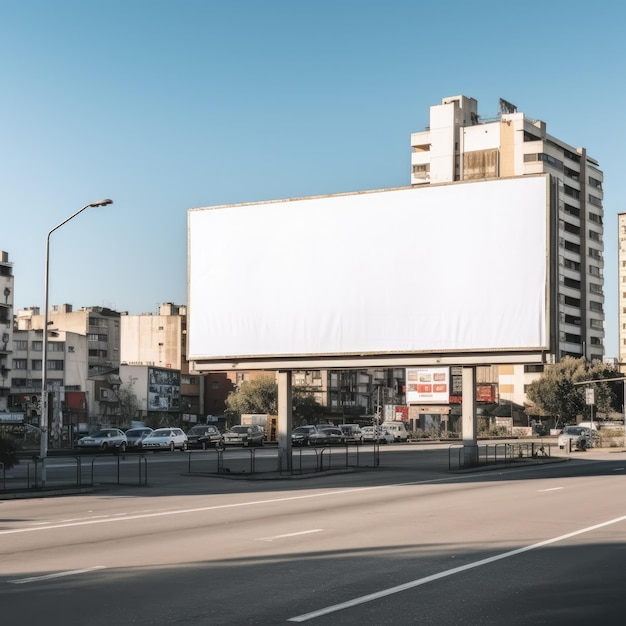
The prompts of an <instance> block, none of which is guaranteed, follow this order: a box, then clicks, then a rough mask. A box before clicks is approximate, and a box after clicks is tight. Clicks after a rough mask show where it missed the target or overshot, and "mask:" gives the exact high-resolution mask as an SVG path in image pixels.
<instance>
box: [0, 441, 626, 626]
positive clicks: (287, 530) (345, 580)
mask: <svg viewBox="0 0 626 626" xmlns="http://www.w3.org/2000/svg"><path fill="white" fill-rule="evenodd" d="M409 450H411V447H410V446H407V447H406V448H403V449H401V448H392V447H390V449H389V451H383V452H382V454H384V455H393V456H394V457H395V456H396V455H398V456H397V458H398V459H400V458H401V455H402V454H403V452H406V451H409ZM416 455H424V456H420V459H419V462H416V461H415V458H416ZM183 457H184V455H182V454H180V455H177V454H173V455H164V456H163V457H159V458H162V459H163V460H162V461H161V462H159V463H158V468H159V469H158V471H157V472H156V474H152V472H153V470H152V469H151V476H154V482H151V483H150V485H149V486H147V487H129V486H125V487H117V486H111V487H108V488H106V489H102V490H96V491H95V492H94V493H89V494H82V495H75V496H62V497H54V498H34V499H27V500H5V501H0V555H1V556H0V559H1V561H0V562H1V564H2V565H1V568H0V603H1V604H0V606H1V607H2V616H3V620H4V621H5V622H6V623H7V624H27V625H30V624H40V623H43V622H46V621H50V619H51V618H52V617H53V616H54V621H55V623H63V624H67V625H72V624H83V625H84V624H93V625H96V626H99V625H101V624H102V625H105V624H106V625H108V624H111V623H117V624H146V625H147V624H172V623H178V624H233V625H234V624H283V623H290V622H294V623H303V622H308V623H314V624H372V625H374V624H376V625H378V624H458V623H464V624H502V623H505V622H506V623H507V624H528V623H539V624H561V623H563V624H565V623H567V624H572V623H574V624H576V623H579V624H588V623H602V624H618V623H619V624H621V623H623V619H624V618H623V616H624V613H625V612H626V599H625V596H624V594H623V592H622V590H621V588H622V587H623V582H622V572H623V563H624V558H625V557H626V549H625V546H626V543H625V537H626V498H625V496H624V491H623V490H624V473H625V472H626V454H625V453H624V452H621V451H615V452H609V451H590V452H588V453H584V454H579V455H569V456H565V455H563V461H562V462H558V463H546V464H539V465H528V466H522V467H510V468H504V469H491V470H489V471H464V472H458V473H451V472H449V471H447V464H446V459H447V452H446V450H445V449H444V448H442V447H439V448H438V447H433V448H431V449H427V450H420V451H419V452H414V453H413V454H412V456H411V457H406V458H409V459H411V458H412V459H413V462H412V463H411V462H398V463H395V464H394V463H388V464H387V465H386V466H385V467H384V468H382V469H379V470H371V469H370V470H358V471H354V472H349V473H337V474H333V475H327V476H318V477H314V478H301V479H283V480H243V479H229V478H217V477H207V476H200V475H188V474H185V473H184V471H183V470H184V465H183V464H181V461H180V459H182V458H183ZM177 458H178V459H179V460H178V461H177Z"/></svg>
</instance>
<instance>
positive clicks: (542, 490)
mask: <svg viewBox="0 0 626 626" xmlns="http://www.w3.org/2000/svg"><path fill="white" fill-rule="evenodd" d="M559 489H563V487H551V488H550V489H538V490H537V491H538V492H539V493H543V492H545V491H558V490H559Z"/></svg>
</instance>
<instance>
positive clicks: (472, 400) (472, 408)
mask: <svg viewBox="0 0 626 626" xmlns="http://www.w3.org/2000/svg"><path fill="white" fill-rule="evenodd" d="M462 379H463V403H462V405H461V411H462V413H461V420H462V426H463V466H464V467H474V466H475V465H478V444H477V440H476V431H477V428H476V368H475V367H464V368H463V373H462Z"/></svg>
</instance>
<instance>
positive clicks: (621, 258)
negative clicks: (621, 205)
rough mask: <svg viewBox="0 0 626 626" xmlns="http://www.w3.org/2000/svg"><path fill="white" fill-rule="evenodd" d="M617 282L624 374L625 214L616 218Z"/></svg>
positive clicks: (625, 335)
mask: <svg viewBox="0 0 626 626" xmlns="http://www.w3.org/2000/svg"><path fill="white" fill-rule="evenodd" d="M617 265H618V269H617V280H618V287H617V288H618V295H617V303H618V307H619V309H618V316H617V320H618V324H619V327H618V334H617V337H618V341H619V347H618V349H617V350H618V355H617V358H618V362H619V367H620V371H621V372H622V373H626V213H619V214H618V216H617Z"/></svg>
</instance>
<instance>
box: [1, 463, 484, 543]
mask: <svg viewBox="0 0 626 626" xmlns="http://www.w3.org/2000/svg"><path fill="white" fill-rule="evenodd" d="M470 478H475V475H472V474H467V475H466V476H463V477H461V476H454V477H446V478H434V479H432V480H416V481H410V482H406V483H394V484H392V485H375V486H372V487H356V488H354V489H342V490H340V491H324V492H322V493H310V494H306V495H300V496H290V497H285V498H271V499H269V500H253V501H251V502H236V503H233V504H216V505H213V506H203V507H198V508H193V509H174V510H171V511H159V512H155V513H141V514H132V515H127V516H126V517H108V518H104V519H87V520H83V521H79V522H67V523H54V524H49V525H47V526H37V527H28V528H12V529H10V530H0V535H15V534H18V533H28V532H35V531H39V530H53V529H55V528H68V527H71V526H91V525H93V524H110V523H112V522H125V521H129V520H138V519H147V518H150V517H164V516H166V515H184V514H186V513H204V512H206V511H218V510H220V509H235V508H241V507H246V506H256V505H259V504H274V503H276V502H290V501H295V500H307V499H311V498H323V497H328V496H342V495H345V494H347V493H362V492H364V491H372V490H374V489H389V488H390V487H405V486H409V485H427V484H432V483H440V482H446V481H451V480H461V479H468V480H469V479H470Z"/></svg>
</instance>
